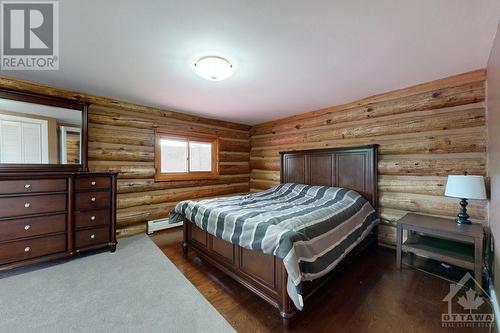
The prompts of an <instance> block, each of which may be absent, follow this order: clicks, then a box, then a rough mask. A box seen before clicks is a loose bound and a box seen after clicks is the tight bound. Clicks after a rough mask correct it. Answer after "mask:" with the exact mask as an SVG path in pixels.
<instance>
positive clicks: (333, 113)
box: [250, 70, 488, 244]
mask: <svg viewBox="0 0 500 333" xmlns="http://www.w3.org/2000/svg"><path fill="white" fill-rule="evenodd" d="M485 74H486V73H485V70H478V71H474V72H469V73H465V74H461V75H457V76H453V77H448V78H445V79H441V80H437V81H433V82H429V83H425V84H421V85H418V86H414V87H410V88H405V89H400V90H397V91H393V92H389V93H385V94H380V95H376V96H373V97H369V98H366V99H362V100H359V101H355V102H352V103H349V104H345V105H340V106H335V107H331V108H327V109H322V110H318V111H312V112H308V113H304V114H299V115H296V116H292V117H288V118H285V119H281V120H277V121H272V122H268V123H264V124H260V125H257V126H254V127H253V128H252V129H251V146H252V149H251V153H250V167H251V182H250V186H251V190H252V191H259V190H262V189H266V188H269V187H270V186H273V185H275V184H278V183H279V169H280V161H279V152H280V151H289V150H300V149H313V148H328V147H345V146H353V145H365V144H379V145H380V149H379V153H380V158H379V163H378V172H379V191H380V192H379V194H380V198H379V199H380V215H381V219H382V222H381V226H380V232H379V238H380V241H381V242H383V243H386V244H394V242H395V228H394V225H395V222H396V221H397V220H398V219H399V218H401V217H402V216H403V215H404V214H406V213H407V212H409V211H413V212H419V213H424V214H429V215H437V216H450V217H451V216H454V215H456V213H457V211H458V201H457V200H456V199H453V198H447V197H444V196H443V194H444V188H445V184H446V176H447V175H448V174H461V173H463V172H464V171H465V170H467V171H468V172H469V173H471V174H478V175H486V162H487V159H486V127H485V126H486V113H485V112H486V111H485V105H484V99H485ZM469 208H470V209H469V213H470V214H471V216H472V218H474V219H476V220H480V221H484V220H486V219H487V217H488V207H487V202H477V201H476V202H474V201H470V205H469Z"/></svg>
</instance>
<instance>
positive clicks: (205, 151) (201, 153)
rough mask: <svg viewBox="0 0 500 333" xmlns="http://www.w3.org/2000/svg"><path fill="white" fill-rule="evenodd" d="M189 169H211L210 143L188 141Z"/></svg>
mask: <svg viewBox="0 0 500 333" xmlns="http://www.w3.org/2000/svg"><path fill="white" fill-rule="evenodd" d="M189 171H195V172H196V171H212V144H211V143H209V142H197V141H190V142H189Z"/></svg>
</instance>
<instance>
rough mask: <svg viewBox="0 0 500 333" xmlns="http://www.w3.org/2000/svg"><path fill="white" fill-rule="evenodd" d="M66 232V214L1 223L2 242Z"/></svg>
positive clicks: (0, 239) (0, 240)
mask: <svg viewBox="0 0 500 333" xmlns="http://www.w3.org/2000/svg"><path fill="white" fill-rule="evenodd" d="M65 231H66V214H58V215H51V216H40V217H31V218H24V219H15V220H6V221H0V242H3V241H7V240H15V239H18V238H24V237H33V236H41V235H45V234H51V233H56V232H65Z"/></svg>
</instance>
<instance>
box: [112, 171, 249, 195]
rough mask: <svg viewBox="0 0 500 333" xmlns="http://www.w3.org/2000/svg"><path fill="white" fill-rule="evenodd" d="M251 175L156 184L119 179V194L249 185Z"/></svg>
mask: <svg viewBox="0 0 500 333" xmlns="http://www.w3.org/2000/svg"><path fill="white" fill-rule="evenodd" d="M249 181H250V175H248V174H243V175H222V176H220V177H219V178H218V179H207V180H181V181H169V182H156V181H155V180H154V179H119V180H118V193H135V192H148V191H157V190H167V189H174V188H186V187H196V186H207V185H222V184H228V183H229V184H231V183H248V182H249Z"/></svg>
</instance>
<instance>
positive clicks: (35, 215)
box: [0, 172, 116, 271]
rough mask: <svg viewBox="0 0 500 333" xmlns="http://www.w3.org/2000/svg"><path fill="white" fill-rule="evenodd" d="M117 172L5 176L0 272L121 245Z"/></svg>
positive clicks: (0, 194) (0, 198)
mask: <svg viewBox="0 0 500 333" xmlns="http://www.w3.org/2000/svg"><path fill="white" fill-rule="evenodd" d="M115 222H116V173H89V172H48V173H40V172H33V173H19V174H17V173H8V174H0V271H1V270H6V269H11V268H14V267H19V266H24V265H27V264H31V263H35V262H40V261H47V260H51V259H57V258H64V257H71V256H73V255H74V254H76V253H79V252H84V251H89V250H96V249H104V248H108V249H109V250H111V251H114V250H115V249H116V235H115V234H116V232H115V224H116V223H115Z"/></svg>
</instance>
